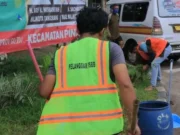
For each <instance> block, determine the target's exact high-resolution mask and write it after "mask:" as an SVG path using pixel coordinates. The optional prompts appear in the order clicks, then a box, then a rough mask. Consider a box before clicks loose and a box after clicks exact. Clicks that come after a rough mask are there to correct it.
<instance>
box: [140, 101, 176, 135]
mask: <svg viewBox="0 0 180 135" xmlns="http://www.w3.org/2000/svg"><path fill="white" fill-rule="evenodd" d="M138 115H139V127H140V128H141V132H142V134H141V135H173V120H172V113H171V109H170V106H169V105H168V103H166V102H161V101H147V102H142V103H140V106H139V114H138Z"/></svg>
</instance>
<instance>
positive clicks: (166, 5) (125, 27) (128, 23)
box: [107, 0, 180, 59]
mask: <svg viewBox="0 0 180 135" xmlns="http://www.w3.org/2000/svg"><path fill="white" fill-rule="evenodd" d="M113 4H118V5H119V6H120V13H119V16H120V21H119V29H120V34H121V37H122V39H123V40H124V43H125V47H126V48H127V46H128V47H129V48H131V47H132V46H134V45H135V44H136V45H137V43H139V42H142V41H145V39H146V38H147V37H157V38H163V39H165V40H167V41H168V42H169V43H170V44H171V46H172V48H173V51H172V54H171V56H173V58H174V59H178V58H180V0H110V1H108V2H107V9H110V8H109V7H110V5H113Z"/></svg>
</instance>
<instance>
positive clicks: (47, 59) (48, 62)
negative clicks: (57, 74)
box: [42, 53, 53, 72]
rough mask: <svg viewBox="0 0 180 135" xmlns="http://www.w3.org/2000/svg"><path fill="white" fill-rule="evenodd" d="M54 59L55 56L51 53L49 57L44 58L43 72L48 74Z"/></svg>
mask: <svg viewBox="0 0 180 135" xmlns="http://www.w3.org/2000/svg"><path fill="white" fill-rule="evenodd" d="M52 58H53V54H52V53H49V55H45V56H44V57H43V63H42V64H43V72H47V70H48V69H49V65H50V64H51V60H52Z"/></svg>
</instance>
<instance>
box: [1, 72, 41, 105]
mask: <svg viewBox="0 0 180 135" xmlns="http://www.w3.org/2000/svg"><path fill="white" fill-rule="evenodd" d="M37 83H38V81H37V77H35V76H34V75H33V76H29V75H28V74H14V77H12V78H9V77H3V76H1V77H0V108H5V107H8V106H12V105H22V104H30V105H31V106H33V104H34V102H33V101H34V99H35V98H36V94H37Z"/></svg>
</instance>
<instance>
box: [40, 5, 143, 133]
mask: <svg viewBox="0 0 180 135" xmlns="http://www.w3.org/2000/svg"><path fill="white" fill-rule="evenodd" d="M76 21H77V28H78V32H79V34H80V39H79V40H77V41H75V42H73V43H70V44H69V45H68V46H64V47H62V48H60V49H59V50H57V51H56V53H55V57H54V60H53V61H52V64H51V66H50V69H49V71H48V74H47V75H46V77H45V79H44V81H43V83H42V84H41V86H40V95H41V96H43V97H44V98H47V99H48V102H46V104H45V106H44V108H43V111H42V115H41V118H40V122H39V126H38V131H37V135H119V134H120V133H121V132H122V131H123V128H124V120H123V110H122V106H121V103H120V100H121V101H122V103H123V106H124V107H123V108H125V109H126V110H127V114H128V119H129V121H131V118H132V111H133V101H134V100H135V99H136V95H135V91H134V88H133V85H132V83H131V81H130V78H129V75H128V71H127V67H126V64H125V60H124V55H123V52H122V49H121V48H120V47H119V46H118V45H117V44H115V43H112V42H107V41H103V40H101V39H102V38H103V33H104V30H105V29H106V27H107V25H108V15H107V14H106V13H105V12H104V11H103V10H101V9H94V8H83V9H82V10H81V11H80V12H79V14H78V15H77V20H76ZM115 80H116V81H117V83H118V85H119V88H120V89H119V92H118V89H117V87H116V84H115ZM129 135H140V129H139V127H138V125H136V130H135V132H134V133H131V132H129Z"/></svg>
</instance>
